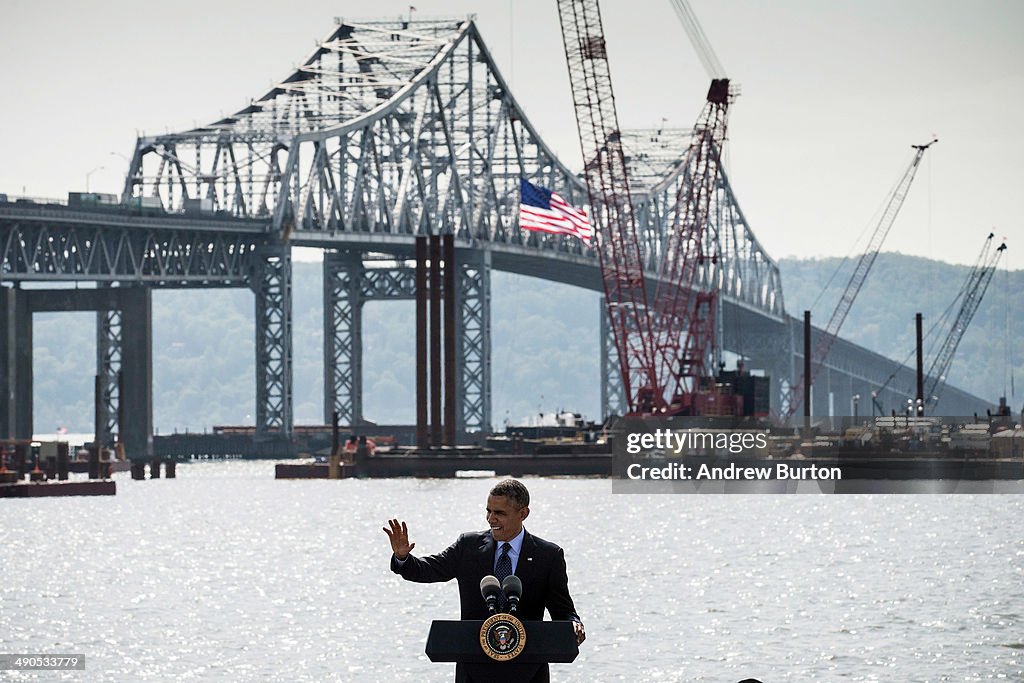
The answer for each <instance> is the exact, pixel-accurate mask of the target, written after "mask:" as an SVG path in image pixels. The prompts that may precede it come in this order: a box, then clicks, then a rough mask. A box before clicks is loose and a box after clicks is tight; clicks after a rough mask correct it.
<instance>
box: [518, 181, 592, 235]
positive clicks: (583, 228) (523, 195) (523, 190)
mask: <svg viewBox="0 0 1024 683" xmlns="http://www.w3.org/2000/svg"><path fill="white" fill-rule="evenodd" d="M519 227H521V228H523V229H524V230H536V231H538V232H550V233H554V234H556V235H572V236H573V237H578V238H579V239H581V240H583V241H584V242H585V243H586V244H587V245H589V244H590V241H591V239H593V236H594V229H593V228H592V227H591V226H590V220H589V219H588V218H587V212H586V211H584V210H583V209H577V208H576V207H574V206H572V205H571V204H569V202H567V201H565V200H564V199H562V198H561V197H560V196H558V194H557V193H555V192H552V191H551V190H549V189H547V188H545V187H541V186H540V185H534V184H533V183H531V182H529V181H528V180H526V178H520V183H519Z"/></svg>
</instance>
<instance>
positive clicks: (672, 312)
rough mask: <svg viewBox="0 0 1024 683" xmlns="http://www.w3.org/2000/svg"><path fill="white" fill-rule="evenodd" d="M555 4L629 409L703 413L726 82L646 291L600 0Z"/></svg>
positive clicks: (716, 82)
mask: <svg viewBox="0 0 1024 683" xmlns="http://www.w3.org/2000/svg"><path fill="white" fill-rule="evenodd" d="M678 4H679V3H678V2H677V5H678ZM683 5H685V3H683ZM678 9H679V7H677V10H678ZM685 9H686V10H687V11H688V7H686V8H685ZM558 12H559V19H560V21H561V25H562V39H563V42H564V46H565V56H566V62H567V64H568V66H569V79H570V82H571V85H572V93H573V104H574V109H575V113H576V122H577V128H578V130H579V136H580V148H581V151H582V153H583V159H584V162H585V168H584V174H585V177H586V182H587V189H588V193H589V198H590V205H591V208H592V211H593V214H594V215H593V218H594V223H595V224H596V226H597V230H598V256H599V260H600V264H601V273H602V277H603V281H604V292H605V300H606V302H607V306H608V318H609V320H610V322H611V328H612V331H613V334H614V337H615V344H616V349H617V353H618V357H619V365H620V368H621V372H622V381H623V387H624V389H625V392H626V398H627V400H628V402H629V407H630V411H631V412H633V413H662V414H665V413H667V414H679V413H685V414H699V413H700V411H701V409H700V405H699V404H701V403H702V401H699V400H695V399H694V394H695V393H696V392H699V391H700V386H699V385H700V384H701V382H702V380H703V379H704V378H706V377H708V376H710V375H711V374H713V372H709V369H708V368H707V363H706V362H705V361H706V359H707V357H708V353H709V350H710V349H712V348H713V347H714V313H715V306H716V297H717V294H716V292H714V291H710V292H698V291H697V287H696V285H697V282H696V280H697V278H696V275H697V272H698V270H699V267H700V266H701V265H702V264H703V263H704V260H705V258H715V256H714V255H707V254H705V253H704V241H705V239H704V238H705V233H706V230H707V225H708V219H709V215H710V210H711V201H712V196H713V195H714V192H715V187H716V184H717V182H718V171H719V166H720V163H721V159H720V155H721V150H722V146H723V144H724V142H725V131H726V116H727V112H728V106H729V99H730V92H729V81H728V79H725V78H713V79H712V82H711V87H710V89H709V91H708V97H707V104H706V105H705V107H704V110H703V111H702V113H701V116H700V119H699V120H698V122H697V125H696V127H695V129H694V137H693V141H692V143H691V145H690V148H689V149H688V150H687V152H686V156H685V158H684V162H683V163H684V164H685V172H684V174H683V175H684V177H685V178H687V179H688V182H685V183H683V184H682V186H681V187H680V190H679V193H678V194H677V196H676V205H675V210H676V220H675V222H674V229H673V231H672V232H671V234H669V235H666V237H665V241H664V244H663V245H662V248H663V252H662V254H661V269H660V271H659V284H658V287H657V291H656V292H655V295H654V297H652V298H648V293H647V286H646V282H645V280H644V273H643V263H644V259H643V256H644V254H643V252H642V249H641V246H640V240H639V235H638V231H637V227H636V220H635V214H634V211H633V205H632V199H631V196H630V191H629V179H628V177H627V172H626V162H625V155H624V154H623V150H622V144H621V139H620V138H621V135H620V130H619V123H618V114H617V112H616V109H615V97H614V93H613V91H612V83H611V72H610V69H609V64H608V53H607V49H606V45H605V37H604V28H603V26H602V24H601V11H600V7H599V5H598V2H597V0H559V2H558ZM681 16H682V15H681ZM688 16H689V19H690V21H689V22H686V21H684V24H687V30H688V33H691V36H692V35H693V33H692V31H694V30H695V31H697V32H700V29H699V25H697V24H696V18H695V17H693V16H692V12H689V14H688ZM701 35H702V33H701ZM704 42H705V44H706V39H705V41H704ZM695 47H697V48H698V53H699V54H701V56H702V60H704V61H705V63H707V62H708V54H710V55H711V61H712V62H713V63H714V64H717V58H714V56H713V52H711V50H710V45H706V46H705V47H704V48H703V50H702V48H701V46H699V45H697V43H695ZM717 68H718V69H719V70H720V69H721V66H720V64H719V65H717ZM710 403H714V401H713V400H712V401H711V402H710ZM729 412H732V411H729Z"/></svg>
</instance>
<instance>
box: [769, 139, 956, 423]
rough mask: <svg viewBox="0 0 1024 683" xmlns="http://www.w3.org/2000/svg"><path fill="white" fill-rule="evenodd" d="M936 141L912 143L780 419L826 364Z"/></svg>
mask: <svg viewBox="0 0 1024 683" xmlns="http://www.w3.org/2000/svg"><path fill="white" fill-rule="evenodd" d="M936 142H938V140H937V139H935V140H932V141H931V142H929V143H928V144H926V145H913V148H914V150H915V152H914V158H913V160H912V161H911V162H910V166H909V167H908V168H907V170H906V171H904V173H903V177H902V178H900V181H899V183H897V184H896V188H895V189H894V190H893V192H892V195H890V197H889V201H888V203H887V204H886V206H885V211H884V212H883V213H882V219H881V220H880V221H879V222H878V226H877V227H876V228H875V232H874V234H873V235H872V236H871V241H870V242H869V243H868V248H867V250H866V251H865V252H864V253H863V254H861V256H860V259H859V260H858V261H857V266H856V267H855V268H854V269H853V274H852V275H851V276H850V281H849V282H848V283H847V284H846V289H845V290H844V291H843V296H842V297H840V299H839V303H838V304H836V308H835V310H834V311H832V317H831V318H830V319H829V321H828V326H827V327H826V328H825V334H824V335H822V336H821V338H820V339H819V340H818V343H817V344H816V345H815V347H814V351H813V352H812V354H811V374H810V377H805V376H803V375H801V377H800V380H799V381H798V382H797V383H796V385H795V386H794V387H793V391H792V392H791V394H790V397H789V406H788V407H787V408H786V409H785V410H784V411H782V412H781V416H782V421H783V422H788V421H789V418H791V417H792V416H793V414H794V413H796V411H797V408H799V407H800V403H801V401H802V400H803V394H804V386H805V384H806V383H808V382H809V383H811V384H813V383H814V377H815V375H817V373H818V370H819V369H821V366H822V365H823V364H824V363H825V359H826V358H827V357H828V352H829V351H830V350H831V349H832V344H833V343H834V342H835V340H836V337H837V336H838V335H839V329H840V328H841V327H842V326H843V321H844V320H846V314H847V313H849V312H850V308H851V307H852V306H853V302H854V300H855V299H856V298H857V295H858V294H860V289H861V287H862V286H863V285H864V281H865V280H866V279H867V276H868V273H869V272H870V271H871V266H872V265H874V263H875V258H876V257H877V256H878V251H879V250H880V249H881V248H882V242H884V241H885V238H886V236H887V235H888V234H889V228H891V227H892V224H893V222H895V220H896V216H897V215H898V214H899V212H900V209H901V208H902V207H903V201H904V200H905V199H906V198H907V192H908V191H909V190H910V185H911V183H913V182H914V175H915V174H916V173H917V167H918V166H919V165H920V164H921V157H923V156H924V153H925V152H926V151H927V150H928V148H929V147H931V146H932V145H934V144H935V143H936Z"/></svg>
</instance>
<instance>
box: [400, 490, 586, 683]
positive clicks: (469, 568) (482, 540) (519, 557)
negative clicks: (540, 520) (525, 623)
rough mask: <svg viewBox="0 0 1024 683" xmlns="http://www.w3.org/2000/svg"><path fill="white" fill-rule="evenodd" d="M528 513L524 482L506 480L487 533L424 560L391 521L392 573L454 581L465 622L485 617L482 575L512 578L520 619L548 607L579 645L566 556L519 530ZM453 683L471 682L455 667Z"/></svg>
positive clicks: (541, 677) (493, 502) (494, 499)
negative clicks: (518, 587)
mask: <svg viewBox="0 0 1024 683" xmlns="http://www.w3.org/2000/svg"><path fill="white" fill-rule="evenodd" d="M529 514H530V493H529V491H527V489H526V487H525V486H524V485H523V484H522V482H519V481H516V480H514V479H506V480H505V481H502V482H499V483H498V484H497V485H496V486H495V487H494V488H492V489H491V492H490V495H488V496H487V525H488V526H489V527H490V528H489V529H488V530H487V531H483V532H467V533H464V534H462V535H461V536H459V539H458V540H457V541H455V543H453V544H451V545H450V546H448V547H447V548H445V549H444V550H443V551H441V552H440V553H438V554H436V555H430V556H427V557H416V556H415V555H412V554H411V552H412V549H413V548H414V547H416V544H415V543H410V542H409V530H408V527H407V526H406V524H405V522H399V520H397V519H392V520H390V521H389V522H388V526H387V527H384V532H385V533H386V534H387V535H388V538H389V539H390V540H391V550H392V556H391V571H393V572H395V573H396V574H400V575H401V576H402V578H404V579H405V580H406V581H416V582H419V583H432V582H435V581H450V580H451V579H456V580H457V581H458V582H459V600H460V602H461V606H462V610H461V611H462V618H463V619H486V618H487V616H488V614H487V607H486V605H485V604H484V600H483V598H482V597H480V580H481V579H482V578H483V577H485V576H487V575H488V574H493V575H494V576H496V577H498V579H499V580H501V579H503V578H504V577H505V576H508V575H509V574H515V575H516V576H517V577H519V579H520V581H522V583H523V595H522V598H521V601H520V603H519V609H518V612H517V614H518V616H519V618H520V619H528V620H540V619H543V618H544V609H545V608H547V610H548V612H549V613H550V614H551V618H552V619H555V620H568V621H572V622H573V627H574V628H575V630H576V641H577V642H579V643H582V642H583V640H584V639H585V638H586V631H585V630H584V628H583V622H582V621H581V620H580V617H579V615H578V614H576V608H575V606H574V605H573V602H572V596H571V595H570V594H569V580H568V578H567V576H566V571H565V555H564V554H563V552H562V549H561V548H559V547H558V546H557V545H555V544H554V543H551V542H549V541H545V540H544V539H542V538H538V537H537V536H534V535H533V534H531V533H529V532H527V531H526V529H524V528H523V521H525V520H526V518H527V516H528V515H529ZM547 675H548V674H547V667H546V666H545V667H542V668H541V670H539V671H538V676H537V678H535V679H534V680H537V681H546V680H547ZM456 680H457V681H458V680H469V679H468V678H467V675H466V672H465V671H464V670H462V667H457V668H456Z"/></svg>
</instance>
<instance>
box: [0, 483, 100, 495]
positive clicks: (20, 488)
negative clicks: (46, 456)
mask: <svg viewBox="0 0 1024 683" xmlns="http://www.w3.org/2000/svg"><path fill="white" fill-rule="evenodd" d="M116 494H117V483H116V482H114V481H113V480H111V479H89V480H86V481H32V482H24V481H20V482H14V483H10V484H0V498H53V497H58V496H113V495H116Z"/></svg>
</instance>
